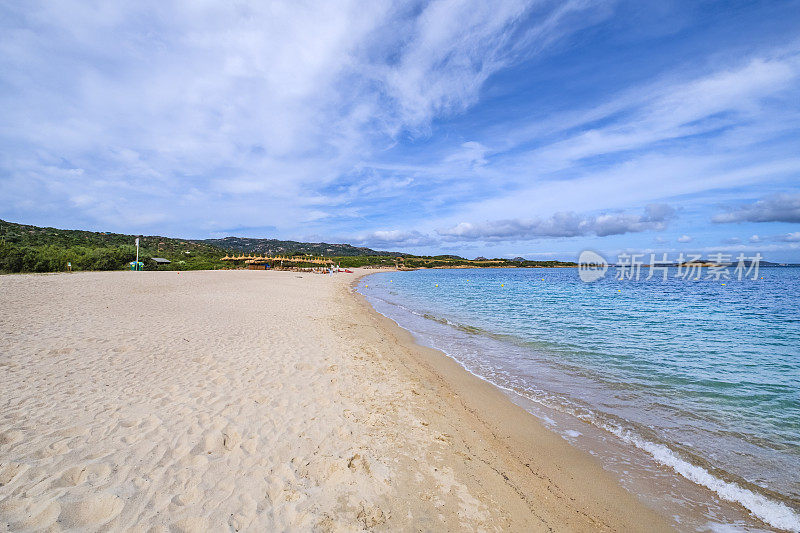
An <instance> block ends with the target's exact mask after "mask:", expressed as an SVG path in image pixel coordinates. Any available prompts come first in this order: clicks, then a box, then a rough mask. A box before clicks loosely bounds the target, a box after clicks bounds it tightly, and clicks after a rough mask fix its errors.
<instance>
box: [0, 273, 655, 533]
mask: <svg viewBox="0 0 800 533" xmlns="http://www.w3.org/2000/svg"><path fill="white" fill-rule="evenodd" d="M301 276H302V277H301ZM353 277H354V276H353V275H346V274H340V275H338V276H332V277H331V276H322V275H313V274H297V273H292V272H263V271H231V272H182V273H176V272H142V273H136V272H107V273H79V274H60V275H42V276H40V275H24V276H0V305H2V316H0V530H2V529H4V528H5V529H8V530H24V529H29V530H48V531H50V530H51V531H61V530H74V531H93V530H98V529H102V530H109V529H110V530H128V529H132V530H134V531H167V530H173V531H221V530H237V531H243V530H250V531H258V530H309V529H319V530H325V531H330V530H343V531H352V530H359V529H372V528H377V529H415V530H429V529H449V530H455V529H462V528H464V529H469V530H478V529H486V530H495V529H499V528H507V529H517V530H522V529H528V530H531V529H533V530H546V529H548V528H549V527H555V528H556V529H567V530H576V529H582V530H592V529H595V528H600V529H625V528H626V527H629V526H631V527H635V528H636V529H646V528H648V526H652V525H653V524H656V525H658V526H659V527H661V525H662V524H661V523H660V522H658V519H657V518H655V517H653V516H651V515H650V514H647V513H648V512H646V510H644V509H643V508H641V509H639V507H637V505H638V504H637V503H636V502H635V500H634V499H633V498H628V499H625V498H627V496H625V495H626V494H627V493H624V491H622V490H621V489H619V488H618V487H616V486H615V487H613V488H611V489H609V491H610V492H608V494H611V495H612V496H611V497H610V499H609V501H610V502H611V503H608V502H606V501H604V500H603V501H601V502H600V504H597V503H596V502H598V501H600V500H601V499H602V497H604V496H602V495H601V496H593V495H592V494H596V493H597V492H595V493H589V494H588V495H587V494H572V493H571V492H577V491H580V490H583V489H581V488H580V487H581V486H582V485H587V484H588V485H590V486H594V485H598V486H599V487H600V491H601V492H602V493H603V494H605V493H606V492H607V491H606V490H605V489H604V486H605V485H606V484H608V483H609V481H608V479H606V478H604V477H602V472H600V471H599V469H597V468H594V469H590V471H589V473H588V474H587V476H588V478H587V479H589V480H590V481H586V482H585V481H583V480H576V479H575V472H578V473H580V472H583V473H586V472H587V470H586V469H585V468H589V467H585V465H583V463H581V464H580V465H579V466H577V467H575V470H569V468H573V467H572V466H568V468H567V470H566V471H565V467H564V465H563V464H560V463H559V464H555V463H553V458H552V457H543V455H553V454H555V455H559V456H560V455H562V454H561V452H560V451H559V452H553V453H549V452H548V453H547V454H542V453H536V452H531V455H532V456H534V459H522V458H521V456H520V453H522V452H520V453H517V452H515V451H514V449H513V448H510V447H508V446H505V445H503V444H502V443H498V442H495V436H496V432H497V431H499V430H498V429H496V428H495V429H492V428H493V426H492V425H491V424H489V423H485V422H481V421H480V420H478V419H477V418H475V420H473V419H472V418H473V417H472V415H471V414H470V413H476V411H475V409H477V408H472V407H469V406H468V405H467V404H466V403H464V402H462V400H461V399H459V397H458V393H456V392H451V389H449V388H447V385H446V380H444V378H441V377H440V376H439V374H437V373H436V371H435V369H428V370H425V368H424V367H426V365H427V364H428V363H425V362H424V361H423V362H420V361H417V360H416V359H414V358H416V357H421V356H420V355H415V356H413V357H411V356H410V355H409V354H410V353H411V351H410V350H411V349H410V348H408V346H407V344H408V343H407V342H405V341H404V342H405V345H403V343H401V342H400V341H399V340H398V339H397V338H392V335H395V334H397V333H396V332H391V331H390V329H389V326H387V325H386V324H384V323H383V322H381V319H380V318H378V317H376V316H372V315H370V314H369V313H368V312H366V311H365V310H364V309H363V305H362V304H360V303H359V302H358V301H357V300H356V298H355V297H354V296H352V295H351V294H350V289H349V283H350V282H351V281H352V280H353ZM397 335H399V334H397ZM414 361H417V362H414ZM437 364H447V363H445V362H442V361H438V362H437ZM423 374H424V375H423ZM463 374H466V373H465V372H464V373H463ZM458 379H471V378H467V377H464V376H460V377H459V378H458ZM440 381H441V382H440ZM465 383H467V382H465ZM471 383H472V382H469V383H467V384H466V385H464V386H468V387H476V385H474V384H471ZM470 390H472V389H470ZM476 390H478V389H476ZM480 390H481V391H482V390H483V389H480ZM481 394H485V395H487V396H486V398H489V399H487V400H485V401H483V402H482V404H488V403H491V402H502V399H501V398H500V397H499V396H498V397H494V396H491V395H492V394H494V393H493V392H490V391H484V392H482V393H481ZM469 396H471V394H470V395H469ZM507 403H508V404H509V405H510V402H507ZM462 405H463V407H462ZM498 405H501V404H498ZM502 409H505V407H502ZM509 409H512V408H509ZM504 412H505V411H504ZM508 412H509V413H511V414H509V415H508V416H512V415H513V416H522V415H519V414H518V413H517V411H516V410H513V409H512V410H510V411H508ZM476 416H477V415H476ZM526 423H527V422H526ZM531 427H532V428H533V427H534V426H531ZM531 431H536V430H535V428H534V429H532V430H531ZM535 435H539V434H538V433H536V434H535ZM531 438H533V437H527V436H526V437H524V438H522V440H521V442H523V443H524V442H528V441H530V440H531ZM535 438H536V439H539V440H541V439H540V437H538V436H537V437H535ZM541 438H542V439H545V440H546V439H547V438H551V437H541ZM557 441H559V439H555V440H553V441H552V442H551V441H547V443H546V446H549V448H542V449H547V450H551V451H552V450H553V449H555V450H561V448H558V446H561V444H558V443H557ZM537 442H538V441H537ZM542 446H545V444H542ZM554 447H555V448H554ZM531 449H535V447H533V446H531ZM565 449H566V448H565ZM565 453H566V454H567V455H569V454H570V453H574V452H565ZM535 457H540V458H541V461H542V465H543V466H541V467H535V465H534V466H531V464H532V463H531V461H533V460H537V459H535ZM583 460H584V459H583V458H581V459H580V461H583ZM570 461H571V462H570ZM575 461H576V460H574V459H570V460H569V461H567V462H566V463H565V464H568V465H573V466H574V465H575ZM587 464H589V463H587ZM551 466H552V472H553V473H547V472H545V470H547V469H548V468H550V467H551ZM535 468H538V470H536V471H534V469H535ZM542 469H544V470H542ZM582 469H583V470H582ZM598 472H600V473H598ZM559 476H561V477H559ZM598 476H599V477H598ZM562 478H563V481H560V480H561V479H562ZM609 479H610V478H609ZM597 480H600V482H598V481H597ZM570 483H572V484H570ZM576 487H577V488H576ZM554 488H555V489H556V490H554ZM592 490H595V489H592ZM637 511H641V513H643V515H642V516H645V518H641V519H638V520H637V519H636V518H635V517H636V514H637ZM631 517H633V518H631Z"/></svg>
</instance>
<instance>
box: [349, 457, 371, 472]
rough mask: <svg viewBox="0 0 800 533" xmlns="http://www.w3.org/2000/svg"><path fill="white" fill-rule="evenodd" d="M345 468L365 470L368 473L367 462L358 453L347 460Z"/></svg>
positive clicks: (358, 470) (356, 470) (357, 470)
mask: <svg viewBox="0 0 800 533" xmlns="http://www.w3.org/2000/svg"><path fill="white" fill-rule="evenodd" d="M347 468H349V469H350V470H352V471H353V472H365V473H367V474H369V463H368V462H367V460H366V459H364V458H363V457H361V455H359V454H355V455H354V456H352V457H351V458H350V460H349V461H347Z"/></svg>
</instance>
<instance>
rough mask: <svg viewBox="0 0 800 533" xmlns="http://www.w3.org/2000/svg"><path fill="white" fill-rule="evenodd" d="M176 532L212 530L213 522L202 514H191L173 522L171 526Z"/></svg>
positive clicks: (195, 532)
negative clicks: (210, 522)
mask: <svg viewBox="0 0 800 533" xmlns="http://www.w3.org/2000/svg"><path fill="white" fill-rule="evenodd" d="M170 529H172V531H175V532H176V533H205V532H206V531H212V528H211V524H209V522H208V520H207V519H206V518H203V517H201V516H190V517H188V518H184V519H183V520H180V521H178V522H175V523H174V524H172V527H171V528H170Z"/></svg>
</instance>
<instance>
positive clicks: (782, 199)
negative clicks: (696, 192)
mask: <svg viewBox="0 0 800 533" xmlns="http://www.w3.org/2000/svg"><path fill="white" fill-rule="evenodd" d="M712 220H713V221H714V222H718V223H725V222H790V223H800V194H796V195H791V194H777V195H775V196H771V197H769V198H764V199H762V200H758V201H756V202H754V203H751V204H747V205H742V206H738V207H732V208H729V210H728V212H727V213H722V214H719V215H715V216H714V217H713V218H712Z"/></svg>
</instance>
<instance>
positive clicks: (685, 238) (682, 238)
mask: <svg viewBox="0 0 800 533" xmlns="http://www.w3.org/2000/svg"><path fill="white" fill-rule="evenodd" d="M693 240H694V239H692V238H691V237H690V236H688V235H681V236H680V237H678V242H681V243H687V242H692V241H693Z"/></svg>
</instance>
